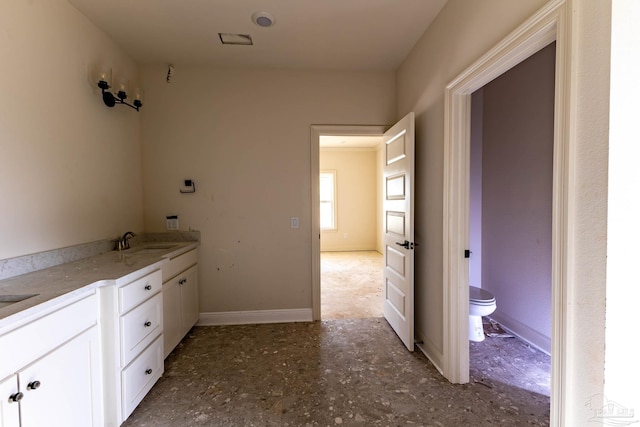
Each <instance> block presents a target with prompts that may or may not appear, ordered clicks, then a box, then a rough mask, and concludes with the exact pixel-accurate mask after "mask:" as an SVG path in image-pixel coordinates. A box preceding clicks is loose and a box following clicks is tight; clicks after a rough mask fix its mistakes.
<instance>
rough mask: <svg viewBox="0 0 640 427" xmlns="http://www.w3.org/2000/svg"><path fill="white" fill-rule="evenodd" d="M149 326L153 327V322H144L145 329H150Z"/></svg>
mask: <svg viewBox="0 0 640 427" xmlns="http://www.w3.org/2000/svg"><path fill="white" fill-rule="evenodd" d="M149 326H151V322H149V321H148V320H147V321H146V322H144V327H145V328H148V327H149Z"/></svg>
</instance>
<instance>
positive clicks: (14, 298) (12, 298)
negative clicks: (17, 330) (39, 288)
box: [0, 294, 38, 308]
mask: <svg viewBox="0 0 640 427" xmlns="http://www.w3.org/2000/svg"><path fill="white" fill-rule="evenodd" d="M37 295H38V294H25V295H0V308H3V307H7V306H9V305H11V304H15V303H17V302H20V301H24V300H26V299H29V298H31V297H35V296H37Z"/></svg>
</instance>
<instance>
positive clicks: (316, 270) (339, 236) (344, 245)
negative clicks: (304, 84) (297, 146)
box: [310, 125, 388, 320]
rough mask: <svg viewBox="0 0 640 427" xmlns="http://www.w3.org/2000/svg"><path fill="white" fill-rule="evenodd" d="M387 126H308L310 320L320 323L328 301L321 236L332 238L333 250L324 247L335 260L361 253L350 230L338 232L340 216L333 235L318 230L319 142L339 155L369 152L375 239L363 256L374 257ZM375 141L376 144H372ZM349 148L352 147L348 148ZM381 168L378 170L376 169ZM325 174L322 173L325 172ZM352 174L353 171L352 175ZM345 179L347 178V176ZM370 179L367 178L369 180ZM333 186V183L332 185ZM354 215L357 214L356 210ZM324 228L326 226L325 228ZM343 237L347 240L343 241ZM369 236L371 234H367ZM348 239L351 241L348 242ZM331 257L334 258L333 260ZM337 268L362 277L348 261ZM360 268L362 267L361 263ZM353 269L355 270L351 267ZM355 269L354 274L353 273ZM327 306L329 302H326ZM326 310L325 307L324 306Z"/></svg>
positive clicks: (378, 244)
mask: <svg viewBox="0 0 640 427" xmlns="http://www.w3.org/2000/svg"><path fill="white" fill-rule="evenodd" d="M387 127H388V126H383V125H382V126H376V125H372V126H360V125H353V126H349V125H312V126H311V147H310V148H311V207H312V233H313V234H312V297H313V319H314V320H321V319H322V318H323V316H322V308H321V306H322V302H323V299H327V300H329V296H325V298H323V297H322V286H321V282H322V280H321V278H322V272H321V270H322V259H321V253H322V252H321V241H322V240H323V239H322V235H323V233H324V234H325V239H327V237H326V236H327V235H328V236H331V237H332V238H333V243H332V244H333V249H334V250H331V251H330V250H327V249H331V245H330V246H329V247H328V248H327V246H325V248H324V249H325V253H326V254H330V253H331V254H337V255H336V256H335V257H339V254H345V255H349V253H351V255H354V254H355V253H356V252H360V251H359V250H358V249H362V248H363V247H362V246H355V245H351V246H349V245H350V244H353V243H355V240H356V239H355V237H356V235H357V233H356V234H354V233H353V232H352V231H350V229H347V230H344V229H343V228H341V221H342V218H341V217H340V215H339V214H335V215H336V217H335V221H336V225H337V227H334V228H335V230H334V231H330V230H325V231H323V230H321V224H320V210H321V206H320V140H321V138H322V139H323V140H324V142H323V144H324V147H323V150H326V151H329V152H338V151H339V150H347V149H348V151H350V152H358V151H365V150H366V151H368V152H369V153H372V154H374V157H375V159H376V160H375V164H376V171H375V173H374V178H373V180H374V185H375V190H374V191H375V206H374V210H375V212H374V217H375V223H374V227H375V230H374V235H375V245H374V247H373V248H372V249H369V248H370V247H371V246H370V240H369V243H368V245H369V246H365V247H364V248H367V250H366V251H363V252H365V254H363V256H366V253H370V255H374V256H375V253H376V252H379V253H381V250H380V249H379V248H381V247H382V237H381V230H382V222H381V221H382V219H381V215H380V214H379V212H380V211H381V206H382V197H381V191H382V190H381V189H382V171H381V165H382V154H381V152H379V147H378V144H381V142H382V135H383V134H384V131H385V130H386V129H387ZM373 141H376V142H373ZM358 143H359V144H361V145H362V144H364V145H366V146H360V147H359V149H358V146H357V144H358ZM350 145H351V146H350ZM378 165H380V166H378ZM325 167H326V168H327V169H326V170H328V171H335V172H336V174H335V176H336V178H335V179H336V181H340V180H341V175H342V174H341V173H340V171H339V170H337V169H335V168H334V169H329V166H326V165H325ZM346 167H347V170H349V169H348V162H347V165H346ZM326 170H325V171H326ZM351 172H353V171H351ZM347 175H348V174H347ZM370 179H371V178H369V180H370ZM334 184H335V183H334ZM335 197H336V200H335V203H336V204H337V205H340V189H339V188H336V189H335ZM337 207H338V206H334V207H333V208H337ZM333 208H327V207H326V206H325V207H324V208H323V209H325V210H326V209H333ZM356 214H357V210H356ZM324 225H326V224H324ZM345 233H346V235H347V236H346V238H345V237H344V236H345ZM369 234H370V233H369ZM350 237H351V238H350ZM335 257H334V258H335ZM339 264H347V265H349V264H350V265H349V269H350V271H347V272H345V274H344V275H345V276H347V277H350V278H354V277H357V276H358V275H360V274H362V270H363V269H361V268H359V267H357V265H358V263H357V262H356V263H349V262H348V261H344V262H342V261H341V262H340V263H339ZM360 264H362V263H360ZM366 265H371V264H369V262H368V261H367V262H366V263H364V270H370V269H369V268H368V267H366ZM373 265H375V266H376V267H375V268H377V263H376V262H375V261H374V262H373ZM379 265H380V268H382V256H381V255H380V264H379ZM354 266H355V267H354ZM327 268H331V269H332V270H333V271H334V272H336V271H337V273H336V275H340V274H341V273H340V272H339V271H340V269H341V267H340V265H333V266H331V267H327ZM353 268H355V270H354V269H353ZM375 274H376V273H372V272H371V271H367V272H366V275H375ZM379 277H380V280H379V281H380V283H382V276H381V275H380V276H379ZM337 299H338V300H344V298H343V297H342V296H338V297H337ZM379 301H380V307H382V298H380V300H379ZM327 302H329V301H327ZM325 308H326V306H325ZM336 310H340V311H341V314H340V315H341V316H343V318H344V317H346V316H349V314H348V312H349V310H348V309H342V308H341V307H336Z"/></svg>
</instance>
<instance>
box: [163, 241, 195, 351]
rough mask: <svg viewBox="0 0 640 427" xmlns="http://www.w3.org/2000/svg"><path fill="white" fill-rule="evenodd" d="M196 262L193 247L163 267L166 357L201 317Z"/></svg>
mask: <svg viewBox="0 0 640 427" xmlns="http://www.w3.org/2000/svg"><path fill="white" fill-rule="evenodd" d="M197 263H198V250H197V249H193V250H191V251H189V252H186V253H184V254H182V255H180V256H177V257H175V258H172V259H171V261H170V262H169V263H168V264H165V265H164V266H163V267H162V280H163V285H162V297H163V317H164V357H165V358H166V357H167V356H169V354H170V353H171V351H173V349H174V348H175V347H176V346H177V345H178V343H179V342H180V340H182V338H184V336H185V335H186V334H187V333H188V332H189V330H190V329H191V327H192V326H193V325H195V324H196V322H197V321H198V318H199V316H200V306H199V298H198V264H197Z"/></svg>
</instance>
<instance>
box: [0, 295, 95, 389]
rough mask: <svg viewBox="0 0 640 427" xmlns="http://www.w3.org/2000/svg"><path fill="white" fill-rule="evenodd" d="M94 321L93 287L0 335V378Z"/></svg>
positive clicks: (78, 332)
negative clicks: (89, 293) (74, 298)
mask: <svg viewBox="0 0 640 427" xmlns="http://www.w3.org/2000/svg"><path fill="white" fill-rule="evenodd" d="M97 321H98V297H97V295H96V293H95V291H94V292H93V293H92V294H91V295H89V296H87V297H86V298H83V299H81V300H80V301H77V302H74V303H71V304H69V305H67V306H65V307H62V308H60V309H59V310H57V311H54V312H53V313H50V314H47V315H45V316H43V317H41V318H39V319H37V320H34V321H33V322H31V323H28V324H26V325H24V326H22V327H20V328H18V329H16V330H13V331H11V332H9V333H7V334H5V335H2V336H0V379H2V378H4V377H5V376H8V375H10V374H13V373H14V372H17V371H18V369H20V368H22V367H23V366H24V361H25V360H27V361H28V360H35V359H37V358H39V357H41V356H43V355H44V354H46V353H48V352H49V351H51V350H52V349H54V348H56V347H57V346H59V345H60V344H62V343H63V342H65V341H67V340H69V339H71V338H73V337H75V336H76V335H78V334H80V333H81V332H83V331H85V330H87V329H89V328H90V327H91V326H93V325H95V324H96V323H97Z"/></svg>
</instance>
